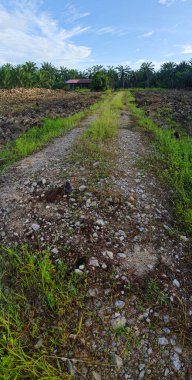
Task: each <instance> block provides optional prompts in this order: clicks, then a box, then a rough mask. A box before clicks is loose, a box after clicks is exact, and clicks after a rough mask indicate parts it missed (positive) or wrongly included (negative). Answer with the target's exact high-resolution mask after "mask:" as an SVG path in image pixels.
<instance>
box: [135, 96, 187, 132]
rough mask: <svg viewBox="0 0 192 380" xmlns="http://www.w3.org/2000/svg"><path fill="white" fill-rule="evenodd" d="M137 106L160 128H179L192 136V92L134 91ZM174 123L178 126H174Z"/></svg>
mask: <svg viewBox="0 0 192 380" xmlns="http://www.w3.org/2000/svg"><path fill="white" fill-rule="evenodd" d="M133 94H134V96H135V98H136V104H137V106H138V107H141V108H143V109H144V111H145V112H146V115H147V116H149V117H151V118H152V119H153V120H154V121H155V122H156V123H157V124H158V125H159V126H160V127H162V128H169V127H170V126H171V127H174V128H176V129H177V124H178V127H179V128H181V129H183V130H184V131H185V132H187V133H188V134H189V135H192V91H183V90H149V91H148V90H142V91H137V90H133ZM174 122H175V123H176V124H174Z"/></svg>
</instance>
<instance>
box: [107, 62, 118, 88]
mask: <svg viewBox="0 0 192 380" xmlns="http://www.w3.org/2000/svg"><path fill="white" fill-rule="evenodd" d="M107 76H108V78H109V85H110V87H111V88H114V87H115V84H116V83H117V81H118V74H117V71H116V69H115V67H114V66H107Z"/></svg>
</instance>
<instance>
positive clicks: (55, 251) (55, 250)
mask: <svg viewBox="0 0 192 380" xmlns="http://www.w3.org/2000/svg"><path fill="white" fill-rule="evenodd" d="M51 252H52V253H54V254H55V255H57V253H58V252H59V251H58V249H57V248H56V247H55V248H53V249H52V250H51Z"/></svg>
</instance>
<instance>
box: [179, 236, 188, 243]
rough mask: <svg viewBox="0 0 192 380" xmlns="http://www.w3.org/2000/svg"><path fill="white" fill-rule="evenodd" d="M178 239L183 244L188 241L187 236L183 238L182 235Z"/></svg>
mask: <svg viewBox="0 0 192 380" xmlns="http://www.w3.org/2000/svg"><path fill="white" fill-rule="evenodd" d="M180 239H181V240H182V241H184V242H187V241H189V239H188V238H187V236H183V235H181V236H180Z"/></svg>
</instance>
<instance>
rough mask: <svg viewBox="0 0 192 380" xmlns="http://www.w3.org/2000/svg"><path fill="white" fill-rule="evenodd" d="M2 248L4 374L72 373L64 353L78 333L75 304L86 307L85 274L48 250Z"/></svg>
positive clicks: (0, 351)
mask: <svg viewBox="0 0 192 380" xmlns="http://www.w3.org/2000/svg"><path fill="white" fill-rule="evenodd" d="M0 250H1V252H0V253H1V254H0V273H1V288H0V301H1V302H0V328H1V335H0V356H1V365H0V378H1V379H6V380H12V379H18V380H19V379H30V380H33V379H37V380H39V379H42V380H45V379H50V380H54V379H55V380H60V379H63V380H69V379H71V376H70V375H69V374H68V373H67V372H66V368H65V365H64V361H62V360H61V359H62V357H63V356H65V355H66V353H65V352H64V350H65V349H64V347H65V345H66V344H67V341H68V337H69V335H70V333H80V328H81V325H82V320H81V319H80V320H79V318H78V317H77V315H76V314H75V310H76V308H77V309H78V310H81V309H82V308H83V300H84V296H85V293H86V279H85V278H83V277H82V276H81V278H79V277H78V276H77V275H75V274H74V272H73V271H69V268H67V267H66V265H65V264H64V263H63V262H62V261H60V262H59V264H55V263H53V262H52V260H51V256H50V252H49V250H45V251H44V252H30V251H29V250H28V249H27V247H26V246H23V247H22V248H20V249H15V248H3V247H1V249H0ZM71 322H73V323H71ZM53 326H54V327H53ZM38 341H40V343H39V346H38V344H37V342H38ZM56 351H59V352H60V355H59V356H58V355H56V354H54V352H56Z"/></svg>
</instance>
